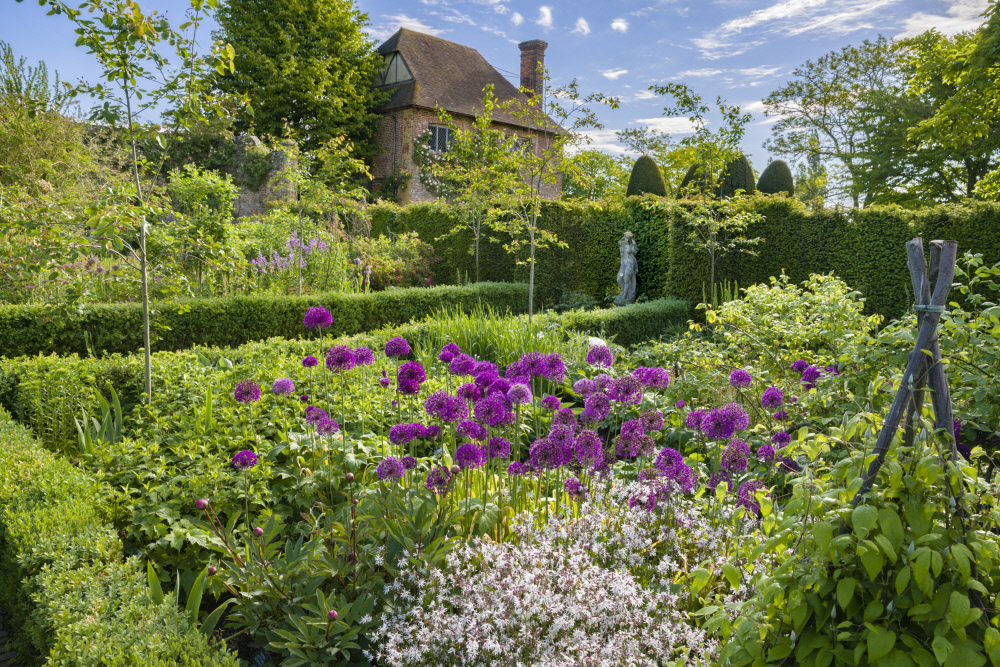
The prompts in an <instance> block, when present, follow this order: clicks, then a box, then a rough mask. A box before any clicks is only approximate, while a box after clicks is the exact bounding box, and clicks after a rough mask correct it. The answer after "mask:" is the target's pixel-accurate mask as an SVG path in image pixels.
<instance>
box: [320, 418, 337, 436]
mask: <svg viewBox="0 0 1000 667" xmlns="http://www.w3.org/2000/svg"><path fill="white" fill-rule="evenodd" d="M339 430H340V424H338V423H337V420H336V419H330V418H329V417H324V418H323V419H320V420H319V423H318V424H316V431H317V432H318V433H319V434H320V435H333V434H334V433H336V432H337V431H339Z"/></svg>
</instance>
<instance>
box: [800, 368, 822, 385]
mask: <svg viewBox="0 0 1000 667" xmlns="http://www.w3.org/2000/svg"><path fill="white" fill-rule="evenodd" d="M821 374H822V371H820V369H818V368H816V367H815V366H810V367H809V368H807V369H805V370H804V371H802V386H803V387H805V388H806V389H812V388H813V387H815V386H816V380H818V379H819V376H820V375H821Z"/></svg>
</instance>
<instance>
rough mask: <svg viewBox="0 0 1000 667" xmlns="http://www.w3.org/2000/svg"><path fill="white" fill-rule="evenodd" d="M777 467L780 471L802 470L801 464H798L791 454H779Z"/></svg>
mask: <svg viewBox="0 0 1000 667" xmlns="http://www.w3.org/2000/svg"><path fill="white" fill-rule="evenodd" d="M778 468H779V469H780V470H781V471H782V472H799V471H800V470H802V466H800V465H799V462H798V461H796V460H795V459H793V458H792V457H791V456H779V457H778Z"/></svg>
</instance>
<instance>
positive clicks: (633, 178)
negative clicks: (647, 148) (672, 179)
mask: <svg viewBox="0 0 1000 667" xmlns="http://www.w3.org/2000/svg"><path fill="white" fill-rule="evenodd" d="M644 194H650V195H657V196H659V197H666V196H667V184H666V183H665V182H664V181H663V174H662V173H661V172H660V168H659V167H658V166H656V162H655V161H654V160H653V158H651V157H649V156H648V155H643V156H641V157H640V158H639V159H638V160H636V161H635V164H634V165H633V166H632V174H631V175H630V176H629V177H628V189H627V190H626V191H625V196H626V197H638V196H642V195H644Z"/></svg>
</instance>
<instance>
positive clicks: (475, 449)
mask: <svg viewBox="0 0 1000 667" xmlns="http://www.w3.org/2000/svg"><path fill="white" fill-rule="evenodd" d="M455 463H457V464H458V465H460V466H461V467H462V469H463V470H466V469H468V468H482V467H483V465H484V464H485V463H486V451H485V450H484V449H483V448H482V447H480V446H479V445H476V444H473V443H471V442H467V443H465V444H464V445H460V446H459V447H458V449H456V450H455Z"/></svg>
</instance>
